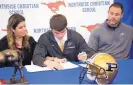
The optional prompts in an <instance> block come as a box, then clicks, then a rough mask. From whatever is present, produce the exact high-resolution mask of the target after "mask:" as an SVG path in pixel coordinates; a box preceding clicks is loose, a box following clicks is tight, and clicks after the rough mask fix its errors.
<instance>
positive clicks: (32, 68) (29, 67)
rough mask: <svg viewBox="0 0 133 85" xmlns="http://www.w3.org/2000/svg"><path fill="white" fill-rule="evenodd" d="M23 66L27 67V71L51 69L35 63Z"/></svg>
mask: <svg viewBox="0 0 133 85" xmlns="http://www.w3.org/2000/svg"><path fill="white" fill-rule="evenodd" d="M25 68H26V69H27V71H28V72H38V71H47V70H51V69H49V68H47V67H40V66H37V65H26V66H25Z"/></svg>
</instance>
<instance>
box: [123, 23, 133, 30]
mask: <svg viewBox="0 0 133 85" xmlns="http://www.w3.org/2000/svg"><path fill="white" fill-rule="evenodd" d="M121 27H122V28H123V29H126V30H129V31H133V27H132V26H131V25H127V24H125V23H121Z"/></svg>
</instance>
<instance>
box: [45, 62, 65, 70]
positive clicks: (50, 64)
mask: <svg viewBox="0 0 133 85" xmlns="http://www.w3.org/2000/svg"><path fill="white" fill-rule="evenodd" d="M43 64H44V65H46V66H47V67H48V68H50V69H52V70H56V69H58V70H61V69H63V66H62V65H61V64H60V63H57V62H55V61H51V60H45V61H44V62H43Z"/></svg>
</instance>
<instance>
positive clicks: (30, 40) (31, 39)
mask: <svg viewBox="0 0 133 85" xmlns="http://www.w3.org/2000/svg"><path fill="white" fill-rule="evenodd" d="M29 43H30V47H31V48H30V50H31V53H32V55H33V52H34V49H35V46H36V41H35V39H34V38H33V37H30V39H29Z"/></svg>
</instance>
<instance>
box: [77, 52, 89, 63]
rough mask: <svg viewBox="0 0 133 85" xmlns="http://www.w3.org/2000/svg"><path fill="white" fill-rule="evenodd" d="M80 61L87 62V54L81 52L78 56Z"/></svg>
mask: <svg viewBox="0 0 133 85" xmlns="http://www.w3.org/2000/svg"><path fill="white" fill-rule="evenodd" d="M78 59H79V60H80V61H82V62H85V61H86V60H87V54H86V52H81V53H79V54H78Z"/></svg>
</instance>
